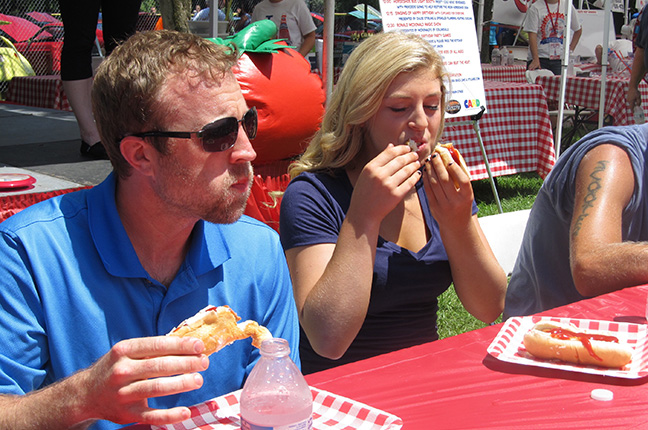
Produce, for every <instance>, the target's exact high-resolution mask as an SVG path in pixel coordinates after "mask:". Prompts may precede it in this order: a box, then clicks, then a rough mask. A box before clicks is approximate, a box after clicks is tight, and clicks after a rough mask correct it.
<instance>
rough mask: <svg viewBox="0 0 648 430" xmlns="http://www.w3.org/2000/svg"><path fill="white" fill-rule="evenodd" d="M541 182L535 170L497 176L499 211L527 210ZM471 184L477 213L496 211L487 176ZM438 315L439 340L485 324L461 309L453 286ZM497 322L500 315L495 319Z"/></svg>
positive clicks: (443, 295) (440, 303) (443, 299)
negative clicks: (500, 209)
mask: <svg viewBox="0 0 648 430" xmlns="http://www.w3.org/2000/svg"><path fill="white" fill-rule="evenodd" d="M541 185H542V178H540V176H538V174H537V173H522V174H518V175H510V176H501V177H498V178H497V191H498V194H499V197H500V202H501V204H502V210H503V211H504V212H513V211H519V210H524V209H530V208H531V206H532V205H533V201H534V200H535V196H536V195H537V194H538V190H539V189H540V186H541ZM472 186H473V190H474V192H475V200H477V206H478V207H479V216H487V215H495V214H497V213H499V210H498V208H497V203H496V200H495V197H494V196H493V191H492V189H491V186H490V182H489V181H488V180H487V179H485V180H481V181H474V182H473V183H472ZM438 316H439V318H438V325H439V338H440V339H443V338H446V337H450V336H454V335H456V334H460V333H464V332H467V331H470V330H475V329H478V328H482V327H485V326H486V324H484V323H482V322H481V321H479V320H477V319H476V318H474V317H473V316H472V315H470V314H469V313H468V312H467V311H466V310H465V309H464V307H463V305H462V304H461V302H460V301H459V298H458V297H457V294H456V293H455V290H454V287H453V286H451V287H450V288H449V289H448V290H447V291H446V292H445V293H443V294H442V295H441V296H440V297H439V314H438ZM500 321H501V317H500V319H498V320H497V322H500Z"/></svg>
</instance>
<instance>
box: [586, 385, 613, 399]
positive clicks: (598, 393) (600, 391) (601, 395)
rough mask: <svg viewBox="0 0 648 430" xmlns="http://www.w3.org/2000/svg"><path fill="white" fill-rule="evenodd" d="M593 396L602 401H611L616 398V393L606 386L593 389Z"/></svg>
mask: <svg viewBox="0 0 648 430" xmlns="http://www.w3.org/2000/svg"><path fill="white" fill-rule="evenodd" d="M591 396H592V398H593V399H594V400H600V401H602V402H609V401H610V400H612V399H614V393H613V392H612V391H610V390H606V389H604V388H597V389H595V390H592V393H591Z"/></svg>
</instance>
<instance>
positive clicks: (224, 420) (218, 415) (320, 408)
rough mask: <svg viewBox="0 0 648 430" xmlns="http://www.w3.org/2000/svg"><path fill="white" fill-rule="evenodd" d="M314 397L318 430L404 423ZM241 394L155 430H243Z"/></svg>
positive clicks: (338, 399) (392, 429) (375, 429)
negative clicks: (240, 405)
mask: <svg viewBox="0 0 648 430" xmlns="http://www.w3.org/2000/svg"><path fill="white" fill-rule="evenodd" d="M310 389H311V393H312V394H313V429H314V430H325V429H327V430H336V429H338V430H343V429H344V430H349V429H358V430H381V429H384V430H398V429H400V428H401V427H402V426H403V420H401V419H400V418H398V417H397V416H395V415H392V414H389V413H387V412H383V411H381V410H379V409H376V408H372V407H371V406H367V405H365V404H362V403H360V402H356V401H354V400H350V399H347V398H345V397H342V396H338V395H337V394H332V393H329V392H327V391H323V390H319V389H317V388H314V387H310ZM240 394H241V390H238V391H235V392H233V393H230V394H225V395H223V396H220V397H217V398H215V399H212V400H208V401H207V402H204V403H200V404H198V405H196V406H192V407H191V408H190V409H191V418H189V419H188V420H185V421H182V422H180V423H176V424H169V425H166V426H162V427H157V426H152V427H151V428H152V429H153V430H158V429H159V430H193V429H201V430H208V429H218V430H230V429H231V430H239V429H240V428H241V419H240V409H239V397H240Z"/></svg>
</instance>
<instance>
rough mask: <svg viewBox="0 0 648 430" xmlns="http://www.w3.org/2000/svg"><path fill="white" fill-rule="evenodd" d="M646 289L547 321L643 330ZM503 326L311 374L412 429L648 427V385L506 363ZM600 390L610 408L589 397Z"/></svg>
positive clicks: (562, 311)
mask: <svg viewBox="0 0 648 430" xmlns="http://www.w3.org/2000/svg"><path fill="white" fill-rule="evenodd" d="M647 295H648V286H642V287H634V288H627V289H624V290H621V291H618V292H615V293H612V294H607V295H604V296H600V297H597V298H593V299H589V300H584V301H581V302H577V303H573V304H571V305H569V306H563V307H560V308H556V309H553V310H551V311H547V312H543V313H542V314H541V315H550V316H558V317H572V318H586V319H604V320H616V321H623V322H634V323H641V324H645V323H646V319H645V317H644V312H645V307H646V296H647ZM501 326H502V324H498V325H495V326H490V327H487V328H484V329H481V330H475V331H471V332H468V333H464V334H462V335H458V336H454V337H451V338H447V339H444V340H441V341H437V342H431V343H428V344H424V345H420V346H416V347H412V348H408V349H404V350H401V351H396V352H393V353H390V354H385V355H382V356H378V357H374V358H371V359H368V360H363V361H360V362H357V363H351V364H348V365H345V366H341V367H338V368H334V369H329V370H326V371H323V372H318V373H314V374H311V375H307V376H306V379H307V381H308V382H309V384H311V385H313V386H315V387H318V388H320V389H324V390H327V391H330V392H334V393H337V394H340V395H342V396H345V397H349V398H352V399H355V400H357V401H360V402H363V403H366V404H368V405H371V406H373V407H376V408H379V409H382V410H384V411H386V412H389V413H392V414H395V415H397V416H399V417H400V418H402V419H403V424H404V425H403V428H404V429H407V430H428V429H430V428H439V429H445V430H449V429H482V428H489V429H494V428H496V429H550V428H551V429H594V428H598V429H617V428H618V429H621V428H623V429H630V428H637V429H638V428H648V413H647V412H646V402H647V400H648V386H646V384H645V383H646V381H647V378H641V379H622V378H612V377H603V376H599V375H588V374H584V373H576V372H566V371H561V370H552V369H545V368H539V367H530V366H521V365H516V364H510V363H504V362H502V361H499V360H497V359H495V358H494V357H492V356H490V355H489V354H488V353H487V351H486V349H487V348H488V346H489V345H490V343H491V341H492V340H493V339H494V338H495V336H496V335H497V333H498V331H499V329H500V327H501ZM595 388H605V389H608V390H611V391H612V392H613V393H614V400H612V401H610V402H601V401H596V400H593V399H591V398H590V393H591V391H592V390H593V389H595Z"/></svg>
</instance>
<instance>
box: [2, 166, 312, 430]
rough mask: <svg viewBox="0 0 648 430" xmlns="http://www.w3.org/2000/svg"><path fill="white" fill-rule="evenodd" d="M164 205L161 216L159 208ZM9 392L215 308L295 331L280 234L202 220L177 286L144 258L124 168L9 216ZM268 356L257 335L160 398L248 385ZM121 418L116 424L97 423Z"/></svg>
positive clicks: (173, 400)
mask: <svg viewBox="0 0 648 430" xmlns="http://www.w3.org/2000/svg"><path fill="white" fill-rule="evenodd" d="M154 216H156V214H151V217H154ZM0 236H1V237H0V259H1V261H2V264H1V265H0V283H1V284H0V309H2V317H1V318H0V345H2V348H0V393H13V394H24V393H27V392H30V391H32V390H36V389H38V388H42V387H44V386H46V385H48V384H50V383H52V382H54V381H56V380H59V379H61V378H65V377H67V376H69V375H70V374H72V373H74V372H75V371H77V370H79V369H83V368H86V367H88V366H90V365H91V364H92V363H94V362H95V361H96V360H97V359H99V358H100V357H101V356H102V355H104V354H105V353H106V352H108V350H109V349H110V347H111V346H112V345H114V344H115V343H117V342H119V341H120V340H123V339H129V338H135V337H143V336H156V335H164V334H166V333H168V332H169V331H170V330H171V329H172V328H173V327H174V326H176V325H177V324H178V323H179V322H181V321H182V320H184V319H185V318H188V317H190V316H191V315H193V314H194V313H196V312H197V311H199V310H200V309H202V308H203V307H205V306H207V305H217V306H218V305H229V306H230V307H231V308H232V309H234V311H235V312H236V313H237V314H238V315H239V316H240V317H241V318H242V319H243V320H247V319H252V320H256V321H258V322H259V323H260V324H262V325H265V326H266V327H268V329H269V330H270V331H271V332H272V334H273V335H274V336H275V337H281V338H284V339H287V340H288V342H289V343H290V346H291V358H292V359H293V361H295V362H296V363H297V364H298V365H299V364H300V362H299V356H298V345H299V325H298V320H297V313H296V308H295V304H294V300H293V295H292V286H291V282H290V276H289V272H288V268H287V265H286V262H285V258H284V255H283V250H282V248H281V245H280V243H279V236H278V235H277V234H276V232H275V231H274V230H272V229H271V228H269V227H267V226H266V225H265V224H263V223H261V222H258V221H256V220H254V219H252V218H249V217H246V216H244V217H242V218H241V219H240V220H239V221H237V222H235V223H234V224H229V225H216V224H211V223H208V222H203V221H200V222H198V223H197V224H196V226H195V228H194V231H193V234H192V239H191V244H190V249H189V251H188V253H187V257H186V259H185V261H184V263H183V264H182V267H181V268H180V270H179V272H178V274H177V275H176V278H175V279H174V280H173V282H172V284H171V285H170V286H169V288H168V289H167V288H165V287H164V286H163V285H161V284H160V283H159V282H157V281H156V280H154V279H152V278H151V277H150V276H149V275H148V273H147V272H146V271H145V270H144V268H143V267H142V265H141V264H140V262H139V259H138V257H137V255H136V254H135V250H134V249H133V246H132V244H131V242H130V240H129V238H128V236H127V234H126V231H125V230H124V227H123V225H122V223H121V220H120V218H119V215H118V213H117V209H116V206H115V177H114V176H113V175H112V174H111V175H110V176H109V177H108V178H107V179H106V180H105V181H104V182H103V183H101V184H100V185H98V186H96V187H94V188H92V189H88V190H82V191H78V192H74V193H69V194H65V195H62V196H58V197H54V198H52V199H49V200H47V201H44V202H41V203H39V204H36V205H33V206H31V207H29V208H27V209H25V210H23V211H22V212H20V213H18V214H16V215H14V216H12V217H11V218H9V219H8V220H6V221H5V222H3V223H2V224H0ZM258 358H259V353H258V350H257V349H256V348H254V347H252V346H251V341H250V340H249V339H247V340H244V341H238V342H235V343H234V344H232V345H230V346H228V347H226V348H224V349H223V350H221V351H220V352H218V353H216V354H213V355H211V356H210V365H209V368H208V369H207V370H206V371H205V372H204V373H203V377H204V386H203V387H202V388H201V389H199V390H196V391H192V392H189V393H183V394H178V395H173V396H168V397H162V398H153V399H150V400H149V405H150V406H151V407H154V408H168V407H172V406H177V405H184V406H190V405H193V404H196V403H199V402H202V401H204V400H207V399H210V398H213V397H215V396H219V395H221V394H225V393H228V392H231V391H234V390H237V389H239V388H241V387H242V385H243V382H244V380H245V378H246V376H247V375H248V374H249V372H250V371H251V370H252V367H253V366H254V364H255V363H256V361H257V360H258ZM118 427H120V426H118V425H116V424H113V423H109V422H106V421H101V422H99V423H98V424H97V425H96V426H95V427H94V428H101V429H108V428H118Z"/></svg>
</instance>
